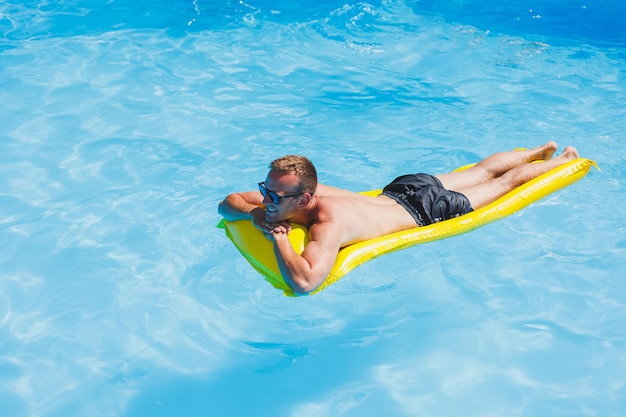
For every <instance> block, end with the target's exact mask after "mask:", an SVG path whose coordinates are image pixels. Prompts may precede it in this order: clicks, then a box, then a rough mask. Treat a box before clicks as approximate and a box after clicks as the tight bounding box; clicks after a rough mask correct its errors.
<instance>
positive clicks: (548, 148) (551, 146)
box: [538, 140, 558, 161]
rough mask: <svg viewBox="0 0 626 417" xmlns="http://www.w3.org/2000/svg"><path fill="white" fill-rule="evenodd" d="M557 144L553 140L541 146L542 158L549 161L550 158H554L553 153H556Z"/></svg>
mask: <svg viewBox="0 0 626 417" xmlns="http://www.w3.org/2000/svg"><path fill="white" fill-rule="evenodd" d="M557 147H558V146H557V144H556V142H555V141H553V140H551V141H550V142H548V143H546V144H545V145H543V146H539V148H538V150H540V151H541V153H540V154H541V158H540V159H543V160H544V161H547V160H548V159H552V155H554V153H555V152H556V149H557Z"/></svg>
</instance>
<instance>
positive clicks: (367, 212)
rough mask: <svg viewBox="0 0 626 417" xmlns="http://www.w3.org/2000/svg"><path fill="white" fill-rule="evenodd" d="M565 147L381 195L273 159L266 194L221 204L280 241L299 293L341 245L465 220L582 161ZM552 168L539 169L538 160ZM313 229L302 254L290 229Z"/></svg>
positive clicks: (399, 182) (493, 161) (285, 269)
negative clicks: (516, 190) (332, 182)
mask: <svg viewBox="0 0 626 417" xmlns="http://www.w3.org/2000/svg"><path fill="white" fill-rule="evenodd" d="M556 149H557V144H556V143H555V142H548V143H546V144H545V145H543V146H539V147H537V148H534V149H527V150H518V151H510V152H501V153H496V154H494V155H491V156H489V157H488V158H486V159H484V160H482V161H481V162H479V163H478V164H476V165H474V166H473V167H471V168H469V169H467V170H465V171H460V172H452V173H448V174H440V175H436V176H431V175H427V174H415V175H404V176H401V177H398V178H396V179H395V180H394V181H393V182H392V183H391V184H389V185H388V186H386V187H385V188H384V189H383V193H382V194H381V195H379V196H377V197H367V196H363V195H361V194H358V193H353V192H351V191H347V190H342V189H339V188H334V187H330V186H327V185H323V184H318V182H317V173H316V170H315V167H314V166H313V164H312V163H311V162H310V161H309V160H308V159H307V158H305V157H303V156H297V155H288V156H285V157H282V158H279V159H277V160H275V161H273V162H272V163H271V165H270V171H269V173H268V174H267V178H266V179H265V181H263V182H261V183H259V191H260V192H258V191H249V192H243V193H234V194H230V195H228V196H227V197H226V198H225V199H224V200H223V201H222V202H220V204H219V213H220V214H221V215H222V216H223V217H224V218H225V219H226V220H230V221H233V220H242V219H248V220H252V222H253V224H254V225H255V226H256V227H257V228H258V229H260V230H261V231H263V233H264V234H265V236H266V237H267V238H268V239H270V240H271V241H273V245H274V252H275V253H276V258H277V260H278V265H279V267H280V271H281V274H282V275H283V278H284V279H285V282H286V283H287V284H288V285H289V286H290V287H291V288H292V289H293V290H294V292H296V293H299V294H306V293H308V292H310V291H312V290H314V289H315V288H317V287H318V286H319V285H320V284H322V282H323V281H324V279H325V278H326V276H327V275H328V273H329V272H330V270H331V268H332V267H333V265H334V263H335V259H336V257H337V253H338V252H339V249H340V248H341V247H344V246H347V245H350V244H352V243H356V242H360V241H363V240H367V239H372V238H375V237H378V236H382V235H386V234H389V233H393V232H397V231H400V230H404V229H409V228H413V227H416V226H424V225H427V224H430V223H434V222H437V221H441V220H445V219H449V218H452V217H457V216H461V215H463V214H466V213H468V212H470V211H472V210H473V209H479V208H481V207H484V206H485V205H487V204H489V203H491V202H493V201H494V200H496V199H498V198H499V197H501V196H503V195H504V194H506V193H508V192H509V191H511V190H513V189H514V188H516V187H519V186H520V185H522V184H524V183H526V182H528V181H530V180H531V179H533V178H536V177H538V176H539V175H541V174H544V173H546V172H548V171H549V170H551V169H553V168H555V167H557V166H559V165H561V164H563V163H565V162H567V161H570V160H573V159H575V158H578V152H577V151H576V149H575V148H573V147H567V148H565V149H564V151H563V153H562V154H561V155H559V156H558V157H555V158H553V157H552V156H553V155H554V153H555V152H556ZM537 160H545V162H542V163H538V164H533V163H532V162H533V161H537ZM291 222H294V223H299V224H302V225H305V226H307V227H308V228H309V238H310V241H309V243H308V244H307V245H306V247H305V248H304V251H303V252H302V254H301V255H298V254H297V253H296V252H295V251H294V250H293V248H292V247H291V244H290V242H289V239H288V237H287V235H288V234H289V232H290V230H291V226H290V223H291Z"/></svg>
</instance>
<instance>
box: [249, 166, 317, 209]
mask: <svg viewBox="0 0 626 417" xmlns="http://www.w3.org/2000/svg"><path fill="white" fill-rule="evenodd" d="M316 189H317V172H316V170H315V166H313V164H312V163H311V161H309V160H308V159H307V158H305V157H303V156H299V155H287V156H283V157H282V158H278V159H276V160H274V161H272V163H271V164H270V172H269V173H268V174H267V178H266V180H265V181H264V182H262V183H259V191H260V192H261V194H262V195H263V204H264V205H265V208H266V213H265V218H266V219H267V220H268V221H281V220H287V219H289V218H291V217H292V216H293V215H294V214H296V213H297V212H299V211H300V209H302V208H305V207H307V206H308V205H309V203H310V202H311V200H312V198H313V194H314V193H315V191H316Z"/></svg>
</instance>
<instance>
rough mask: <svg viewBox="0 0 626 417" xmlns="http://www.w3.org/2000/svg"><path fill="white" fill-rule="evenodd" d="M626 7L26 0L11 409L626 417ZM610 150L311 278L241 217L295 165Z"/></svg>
mask: <svg viewBox="0 0 626 417" xmlns="http://www.w3.org/2000/svg"><path fill="white" fill-rule="evenodd" d="M625 18H626V6H624V3H623V2H621V1H618V0H612V1H611V0H607V1H603V2H594V3H593V4H592V3H584V2H571V1H564V0H558V1H556V2H554V1H553V2H547V1H539V2H532V4H531V2H524V1H518V0H514V1H512V2H504V4H503V3H502V2H495V1H481V2H478V1H463V0H459V1H455V2H444V1H435V0H424V1H374V2H367V3H366V2H343V1H330V0H326V1H321V2H315V4H312V3H311V2H304V1H299V2H297V1H284V2H271V1H266V0H264V1H256V2H255V1H246V2H243V1H224V2H210V1H202V0H194V1H191V0H189V1H171V2H156V3H155V2H148V1H145V0H138V1H134V2H130V1H126V0H124V1H117V0H115V1H95V0H89V1H87V0H85V1H78V0H75V1H59V2H46V1H39V2H38V1H15V0H8V1H4V2H2V3H0V98H1V100H0V242H1V244H2V251H0V417H52V416H54V417H56V416H58V417H70V416H106V417H140V416H141V417H144V416H186V417H192V416H198V417H199V416H220V417H228V416H233V417H235V416H237V417H240V416H252V415H253V416H267V417H281V416H293V417H309V416H310V417H318V416H319V417H329V416H350V417H368V416H372V417H379V416H393V417H396V416H398V417H400V416H438V417H444V416H460V415H463V416H503V417H513V416H528V417H537V416H550V417H556V416H568V417H569V416H603V417H604V416H606V417H608V416H616V417H617V416H623V415H626V385H625V382H626V377H625V375H626V354H625V352H626V281H625V280H624V270H626V224H625V223H626V222H625V221H624V219H625V218H626V205H625V204H624V202H625V201H626V199H625V198H626V191H625V189H624V184H626V152H625V151H624V146H625V145H626V134H625V133H624V132H626V117H625V112H624V109H625V108H626V42H625V40H626V32H625V29H624V27H625V26H624V25H623V22H624V20H625ZM548 140H556V141H557V142H558V143H559V145H560V146H561V149H562V148H563V147H564V146H566V145H573V146H576V147H577V148H578V150H579V151H580V153H581V155H582V156H585V157H588V158H591V159H594V160H595V161H597V162H598V164H599V166H600V168H601V171H597V170H592V171H591V172H590V173H589V175H587V176H586V177H585V178H584V179H583V180H581V181H580V182H577V183H576V184H574V185H572V186H571V187H568V188H566V189H564V190H561V191H558V192H556V193H554V194H552V195H551V196H549V197H547V198H545V199H543V200H541V201H539V202H537V203H535V204H533V205H531V206H530V207H528V208H526V209H524V210H522V211H520V212H518V213H516V214H514V215H512V216H509V217H507V218H505V219H503V220H500V221H497V222H495V223H492V224H489V225H487V226H484V227H482V228H480V229H477V230H474V231H472V232H470V233H467V234H464V235H461V236H456V237H453V238H450V239H445V240H440V241H436V242H433V243H429V244H425V245H419V246H416V247H412V248H409V249H406V250H402V251H399V252H394V253H391V254H388V255H385V256H382V257H379V258H376V259H374V260H372V261H370V262H368V263H366V264H364V265H362V266H360V267H359V268H357V269H356V270H354V271H352V272H351V273H350V274H348V275H347V276H345V277H344V278H343V279H341V280H340V281H339V282H338V283H336V284H334V285H332V286H330V287H329V288H327V289H326V290H324V291H323V292H321V293H319V294H316V295H314V296H310V297H300V298H289V297H285V296H283V295H282V292H280V291H278V290H275V289H274V288H272V287H271V286H270V285H269V284H268V283H267V282H265V281H264V280H263V278H262V277H261V276H260V275H259V274H258V273H256V272H255V271H254V270H253V269H252V268H251V267H250V265H249V264H248V263H247V262H246V261H245V260H244V259H243V258H242V257H241V256H240V255H239V253H238V252H237V251H236V250H235V248H234V247H233V246H232V244H231V243H230V242H229V241H228V240H227V239H226V237H225V236H224V234H223V232H222V230H220V229H217V228H216V225H217V223H218V222H219V220H220V217H219V215H218V214H217V204H218V202H219V201H220V200H221V199H222V198H223V197H224V196H225V195H226V194H227V193H229V192H233V191H239V190H248V189H255V187H256V184H257V182H258V181H261V180H263V178H264V177H265V175H266V173H267V166H268V163H269V161H271V160H272V159H274V158H276V157H279V156H281V155H284V154H288V153H300V154H304V155H307V156H309V157H310V158H311V159H312V160H313V162H314V163H315V164H316V165H317V167H318V172H319V174H320V178H321V180H322V181H323V182H325V183H329V184H332V185H336V186H339V187H344V188H348V189H351V190H355V191H359V190H366V189H372V188H379V187H381V186H383V185H384V184H386V183H388V182H389V181H390V180H391V179H393V178H395V177H396V176H397V175H400V174H404V173H411V172H418V171H426V172H431V173H439V172H446V171H449V170H452V169H454V168H456V167H458V166H461V165H464V164H468V163H471V162H476V161H478V160H479V159H481V158H483V157H485V156H487V155H489V154H491V153H494V152H497V151H501V150H507V149H513V148H515V147H530V146H536V145H539V144H542V143H544V142H546V141H548Z"/></svg>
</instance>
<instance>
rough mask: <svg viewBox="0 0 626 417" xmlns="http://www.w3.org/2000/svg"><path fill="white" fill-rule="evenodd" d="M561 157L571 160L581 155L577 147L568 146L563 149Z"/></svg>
mask: <svg viewBox="0 0 626 417" xmlns="http://www.w3.org/2000/svg"><path fill="white" fill-rule="evenodd" d="M560 157H561V158H563V159H565V160H567V161H571V160H573V159H576V158H580V155H579V154H578V151H577V150H576V148H574V147H573V146H568V147H567V148H565V149H563V153H562V154H561V155H560Z"/></svg>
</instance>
